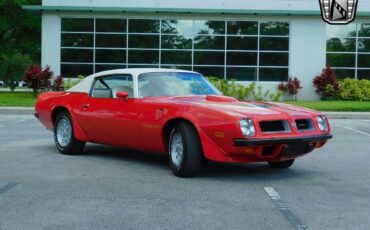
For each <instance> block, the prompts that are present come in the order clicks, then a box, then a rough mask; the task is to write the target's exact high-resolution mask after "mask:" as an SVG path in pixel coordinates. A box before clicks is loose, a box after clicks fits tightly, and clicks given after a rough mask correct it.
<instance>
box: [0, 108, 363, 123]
mask: <svg viewBox="0 0 370 230" xmlns="http://www.w3.org/2000/svg"><path fill="white" fill-rule="evenodd" d="M34 111H35V108H34V107H12V106H9V107H8V106H3V107H0V114H17V115H22V114H34ZM324 114H326V116H328V118H329V119H363V120H370V112H324Z"/></svg>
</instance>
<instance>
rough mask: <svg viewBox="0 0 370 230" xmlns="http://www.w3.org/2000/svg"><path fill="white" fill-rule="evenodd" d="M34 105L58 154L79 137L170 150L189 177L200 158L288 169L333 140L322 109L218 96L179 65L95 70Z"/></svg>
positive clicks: (74, 150)
mask: <svg viewBox="0 0 370 230" xmlns="http://www.w3.org/2000/svg"><path fill="white" fill-rule="evenodd" d="M35 110H36V111H35V116H36V117H37V118H38V119H39V120H40V122H41V123H42V124H43V125H44V126H45V127H47V128H48V129H50V130H53V131H54V140H55V144H56V147H57V149H58V150H59V151H60V152H61V153H63V154H78V153H79V152H81V151H82V149H83V148H84V146H85V142H93V143H100V144H106V145H114V146H119V147H124V148H130V149H136V150H140V151H146V152H153V153H160V154H169V159H170V165H171V168H172V171H173V173H174V174H175V175H176V176H181V177H186V176H194V175H196V174H197V173H198V172H199V170H200V168H201V164H202V161H203V160H204V159H209V160H212V161H218V162H235V163H248V162H261V161H262V162H268V164H269V165H270V166H272V167H276V168H287V167H289V166H291V165H292V164H293V162H294V159H295V158H297V157H299V156H302V155H304V154H307V153H309V152H311V151H312V150H313V149H315V148H320V147H322V146H323V145H324V144H325V143H326V142H327V140H328V139H330V138H331V137H332V136H331V135H330V126H329V123H328V119H327V118H326V117H325V116H324V115H323V114H320V113H318V112H315V111H312V110H308V109H304V108H299V107H296V106H292V105H286V104H279V103H262V102H246V101H238V100H236V99H234V98H232V97H226V96H222V95H221V93H220V92H219V91H218V90H217V89H216V88H215V87H213V86H212V85H211V84H210V83H209V82H208V81H207V80H206V79H205V78H204V77H203V76H202V75H201V74H199V73H195V72H190V71H183V70H170V69H120V70H111V71H105V72H100V73H97V74H94V75H91V76H88V77H86V78H85V79H84V80H82V81H81V82H80V83H78V84H77V85H75V86H74V87H72V88H71V89H69V90H67V92H47V93H43V94H41V95H40V96H39V98H38V100H37V103H36V108H35Z"/></svg>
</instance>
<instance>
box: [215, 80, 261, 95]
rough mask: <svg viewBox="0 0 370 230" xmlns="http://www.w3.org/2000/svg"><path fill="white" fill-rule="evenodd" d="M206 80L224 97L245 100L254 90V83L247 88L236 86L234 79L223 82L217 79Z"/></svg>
mask: <svg viewBox="0 0 370 230" xmlns="http://www.w3.org/2000/svg"><path fill="white" fill-rule="evenodd" d="M208 80H209V81H210V82H211V83H212V84H213V85H214V86H215V87H216V88H217V89H218V90H220V91H221V92H222V94H223V95H225V96H230V97H235V98H236V99H239V100H245V99H246V98H247V97H248V96H249V95H250V94H251V93H252V92H253V90H254V87H255V83H252V84H251V85H249V86H248V87H244V86H243V85H242V84H238V83H237V82H236V80H235V79H231V80H225V79H220V78H217V77H208Z"/></svg>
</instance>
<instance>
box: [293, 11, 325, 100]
mask: <svg viewBox="0 0 370 230" xmlns="http://www.w3.org/2000/svg"><path fill="white" fill-rule="evenodd" d="M289 43H290V47H289V75H290V76H296V77H298V79H299V80H300V81H301V85H302V86H303V89H302V90H301V91H300V92H299V94H298V100H318V96H317V95H316V94H315V91H314V88H313V87H312V80H313V78H314V77H315V76H316V75H318V74H319V73H321V71H322V69H323V68H324V67H325V64H326V24H325V23H324V22H323V21H322V20H321V18H319V17H317V18H315V19H310V18H294V19H292V20H291V23H290V41H289Z"/></svg>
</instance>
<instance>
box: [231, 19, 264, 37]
mask: <svg viewBox="0 0 370 230" xmlns="http://www.w3.org/2000/svg"><path fill="white" fill-rule="evenodd" d="M227 34H233V35H257V34H258V23H257V22H244V21H232V22H227Z"/></svg>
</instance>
